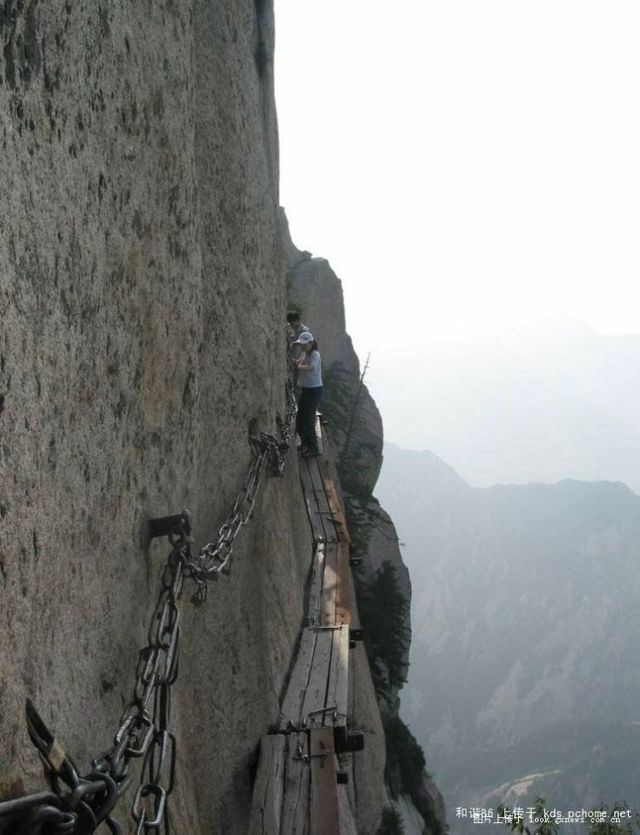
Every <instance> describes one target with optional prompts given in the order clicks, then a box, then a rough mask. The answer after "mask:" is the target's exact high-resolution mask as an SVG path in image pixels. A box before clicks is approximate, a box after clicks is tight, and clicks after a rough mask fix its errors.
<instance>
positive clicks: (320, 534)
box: [300, 458, 334, 542]
mask: <svg viewBox="0 0 640 835" xmlns="http://www.w3.org/2000/svg"><path fill="white" fill-rule="evenodd" d="M317 469H318V465H317V463H316V459H315V458H303V459H302V460H301V462H300V481H301V483H302V492H303V494H304V499H305V504H306V506H307V514H308V516H309V521H310V522H311V529H312V533H313V539H314V542H322V541H324V540H325V539H326V538H327V529H328V531H329V534H330V535H331V536H332V537H333V536H334V528H333V527H332V526H329V520H328V518H327V517H328V515H330V512H331V511H330V509H329V503H328V501H327V498H326V495H324V488H323V487H322V483H320V489H321V490H322V491H323V495H322V498H321V501H320V503H319V501H318V494H317V492H316V491H317V490H318V478H317V475H316V474H317ZM320 482H321V480H320ZM325 511H326V512H325ZM325 519H327V522H326V523H325Z"/></svg>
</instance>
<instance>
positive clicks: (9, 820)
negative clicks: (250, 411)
mask: <svg viewBox="0 0 640 835" xmlns="http://www.w3.org/2000/svg"><path fill="white" fill-rule="evenodd" d="M286 399H287V405H286V413H285V418H284V420H282V419H281V418H280V416H279V415H278V416H277V417H276V424H277V427H278V437H276V436H274V435H269V434H266V433H264V432H261V433H259V434H258V435H253V436H251V437H250V444H251V448H252V452H253V456H252V461H251V464H250V466H249V470H248V472H247V475H246V476H245V478H244V481H243V484H242V487H241V489H240V492H239V493H238V496H237V497H236V500H235V502H234V504H233V507H232V509H231V512H230V514H229V516H228V517H227V519H226V520H225V521H224V522H223V523H222V525H220V527H219V528H218V535H217V539H216V540H215V541H213V542H209V543H207V545H205V546H204V547H202V548H201V549H200V552H199V554H198V556H197V557H193V556H192V555H191V548H190V541H191V540H190V536H189V534H188V532H187V531H185V530H184V529H183V530H182V531H181V532H180V533H179V534H177V535H174V534H169V539H170V541H171V544H172V546H173V550H172V551H171V553H170V554H169V558H168V560H167V563H166V565H165V568H164V571H163V574H162V587H161V590H160V593H159V596H158V600H157V603H156V606H155V609H154V612H153V616H152V619H151V625H150V627H149V633H148V639H149V640H148V644H147V646H145V647H144V648H143V649H142V650H141V651H140V653H139V655H138V664H137V667H136V677H135V686H134V690H133V698H132V700H131V702H130V703H129V705H128V706H127V707H126V709H125V711H124V712H123V714H122V716H121V718H120V724H119V726H118V730H117V731H116V733H115V736H114V739H113V745H112V747H111V748H110V749H109V750H108V751H105V752H104V753H102V754H100V755H99V756H98V757H96V758H95V759H94V760H93V762H92V769H91V771H90V772H89V773H88V774H86V775H85V776H83V777H81V776H80V775H79V773H78V770H77V768H76V766H75V764H74V762H73V760H72V759H71V757H70V756H69V755H68V754H67V753H66V752H65V751H64V750H63V748H62V747H61V745H60V744H59V742H58V741H57V740H56V739H55V738H54V737H53V736H52V734H51V733H50V732H49V730H48V728H47V726H46V725H45V723H44V722H43V720H42V719H41V717H40V716H39V714H38V712H37V711H36V709H35V707H34V706H33V705H32V704H31V702H29V701H27V725H28V729H29V735H30V737H31V740H32V742H33V743H34V745H35V746H36V748H37V749H38V752H39V754H40V758H41V760H42V763H43V767H44V772H45V777H46V779H47V782H48V783H49V786H50V788H51V791H50V792H41V793H39V794H33V795H29V796H26V797H22V798H18V799H16V800H9V801H2V802H0V831H2V832H5V831H7V832H8V831H10V832H11V833H12V835H40V833H44V832H46V833H47V835H67V833H68V834H69V835H91V833H94V832H95V831H96V829H97V827H98V826H100V824H101V823H103V822H104V823H105V824H106V825H107V826H108V828H109V830H110V831H111V832H112V833H113V835H121V833H122V828H121V826H120V824H119V823H118V822H117V821H116V820H114V819H113V818H112V817H111V812H112V811H113V809H114V807H115V805H116V803H117V802H118V800H119V798H120V797H121V796H122V795H123V794H124V793H125V792H126V791H127V789H128V788H129V787H130V785H131V783H132V781H133V775H132V774H131V773H130V770H131V764H132V762H133V761H136V760H140V761H141V762H142V768H141V772H140V778H139V781H138V788H137V791H136V794H135V797H134V800H133V805H132V808H131V815H132V817H133V819H134V821H135V822H136V825H137V828H136V835H143V833H148V832H158V831H159V830H160V828H161V827H162V826H163V825H164V829H165V833H166V834H167V835H168V833H169V815H168V804H167V800H168V798H169V795H170V794H171V792H172V790H173V787H174V782H175V767H176V740H175V736H174V734H173V733H172V732H171V721H170V720H171V687H172V685H173V684H174V683H175V681H176V679H177V676H178V650H179V641H180V610H179V606H178V602H179V600H180V595H181V593H182V589H183V585H184V580H185V578H187V577H189V578H191V579H193V580H194V581H195V583H196V593H195V595H194V597H193V598H192V600H193V601H194V602H201V601H204V600H205V599H206V596H207V588H208V581H209V580H210V579H217V578H218V576H219V575H220V574H227V573H229V570H230V563H231V556H232V553H233V543H234V541H235V539H236V537H237V536H238V534H239V532H240V530H241V529H242V528H243V527H244V526H245V525H246V524H247V523H248V522H249V520H250V519H251V517H252V515H253V511H254V509H255V505H256V501H257V498H258V493H259V491H260V486H261V483H262V479H263V475H264V470H265V467H266V465H267V464H268V465H269V468H270V470H271V473H272V474H273V475H275V476H281V475H282V474H283V473H284V468H285V463H286V459H285V456H286V452H287V450H288V449H289V446H290V444H291V439H292V437H293V435H294V425H295V417H296V412H297V402H296V397H295V388H294V384H293V380H292V379H291V378H290V379H289V380H288V382H287V387H286ZM5 825H8V826H10V827H12V828H11V829H10V830H6V829H5V828H4V827H5ZM14 825H15V826H14Z"/></svg>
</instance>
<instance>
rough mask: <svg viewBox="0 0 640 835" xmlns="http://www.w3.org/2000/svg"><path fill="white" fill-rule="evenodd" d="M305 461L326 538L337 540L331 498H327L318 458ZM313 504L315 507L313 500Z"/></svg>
mask: <svg viewBox="0 0 640 835" xmlns="http://www.w3.org/2000/svg"><path fill="white" fill-rule="evenodd" d="M305 463H306V465H307V471H308V474H309V481H310V483H311V489H312V491H313V498H314V499H315V502H316V508H317V513H318V515H319V517H320V520H321V523H322V526H323V529H324V538H325V539H326V540H327V541H330V542H331V541H336V540H337V532H336V527H335V524H334V521H333V513H332V511H331V507H330V505H329V500H328V499H327V494H326V491H325V489H324V482H323V481H322V476H321V475H320V470H319V467H318V459H317V458H307V459H306V461H305ZM311 506H312V507H313V502H312V503H311Z"/></svg>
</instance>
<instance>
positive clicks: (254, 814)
mask: <svg viewBox="0 0 640 835" xmlns="http://www.w3.org/2000/svg"><path fill="white" fill-rule="evenodd" d="M286 742H287V738H286V737H285V736H284V735H283V734H270V735H269V736H263V737H262V740H261V741H260V760H259V763H258V771H257V776H256V782H255V784H254V788H253V798H252V802H251V814H250V817H249V835H280V823H281V817H282V804H283V800H284V775H285V759H286Z"/></svg>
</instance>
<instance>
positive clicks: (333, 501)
mask: <svg viewBox="0 0 640 835" xmlns="http://www.w3.org/2000/svg"><path fill="white" fill-rule="evenodd" d="M322 481H323V484H324V489H325V491H326V495H327V502H328V504H329V509H330V511H331V518H332V521H333V523H334V525H335V527H336V534H337V537H338V539H339V540H340V542H347V543H350V542H351V536H350V535H349V528H348V527H347V520H346V519H345V515H344V511H343V509H342V505H341V504H340V501H339V499H338V493H337V491H336V486H335V484H334V482H333V479H332V478H330V477H328V476H325V475H323V476H322Z"/></svg>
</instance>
